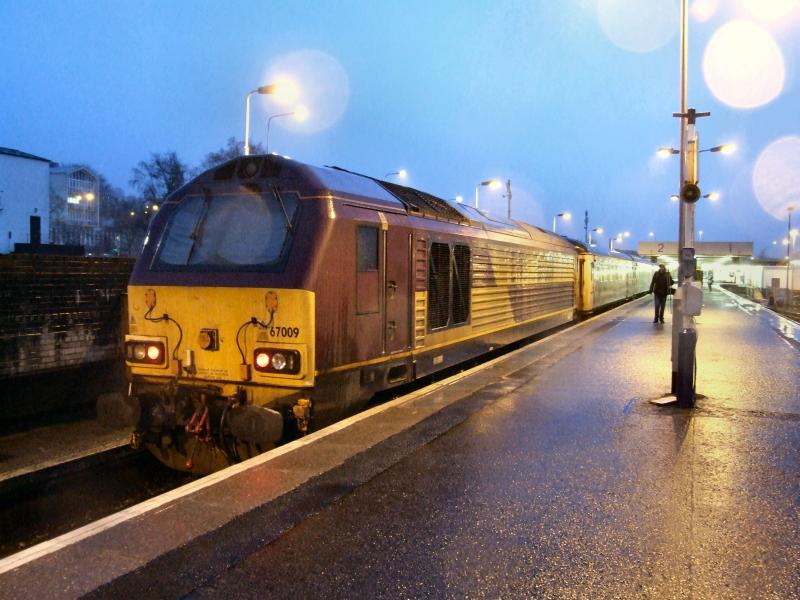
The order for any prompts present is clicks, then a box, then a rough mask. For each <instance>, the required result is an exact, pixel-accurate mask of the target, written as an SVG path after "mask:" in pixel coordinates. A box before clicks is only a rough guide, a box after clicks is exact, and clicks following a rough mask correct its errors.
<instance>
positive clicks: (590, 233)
mask: <svg viewBox="0 0 800 600" xmlns="http://www.w3.org/2000/svg"><path fill="white" fill-rule="evenodd" d="M592 233H597V234H598V235H602V234H603V228H602V227H595V228H594V229H590V230H589V239H588V242H589V246H590V247H591V245H592Z"/></svg>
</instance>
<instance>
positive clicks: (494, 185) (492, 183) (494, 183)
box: [475, 179, 503, 208]
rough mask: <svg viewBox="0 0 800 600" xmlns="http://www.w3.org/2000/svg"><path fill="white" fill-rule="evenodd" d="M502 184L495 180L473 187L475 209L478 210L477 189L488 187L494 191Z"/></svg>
mask: <svg viewBox="0 0 800 600" xmlns="http://www.w3.org/2000/svg"><path fill="white" fill-rule="evenodd" d="M501 185H503V184H502V183H500V181H499V180H497V179H487V180H486V181H481V182H480V183H479V184H478V185H476V186H475V208H478V189H479V188H481V187H482V186H488V187H489V189H490V190H496V189H497V188H499V187H500V186H501Z"/></svg>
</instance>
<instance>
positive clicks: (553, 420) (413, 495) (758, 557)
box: [0, 288, 800, 598]
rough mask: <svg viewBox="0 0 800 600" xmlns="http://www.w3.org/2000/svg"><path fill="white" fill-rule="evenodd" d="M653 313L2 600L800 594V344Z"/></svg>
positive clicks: (438, 388) (107, 541) (759, 315)
mask: <svg viewBox="0 0 800 600" xmlns="http://www.w3.org/2000/svg"><path fill="white" fill-rule="evenodd" d="M651 321H652V303H651V300H650V298H643V299H640V300H637V301H634V302H632V303H630V304H628V305H625V306H622V307H619V308H617V309H615V310H612V311H609V312H607V313H605V314H603V315H600V316H598V317H596V318H594V319H591V320H588V321H585V322H583V323H581V324H579V325H577V326H575V327H572V328H569V329H566V330H563V331H561V332H559V333H557V334H554V335H552V336H550V337H548V338H545V339H543V340H540V341H538V342H536V343H534V344H532V345H530V346H527V347H525V348H523V349H520V350H517V351H515V352H513V353H510V354H509V355H507V356H505V357H502V358H500V359H496V360H493V361H491V362H487V363H486V364H484V365H481V366H479V367H476V368H474V369H471V370H469V371H465V372H463V373H460V374H459V375H456V376H454V377H451V378H450V379H447V380H444V381H442V382H439V383H437V384H435V385H433V386H431V387H429V388H426V389H424V390H420V391H418V392H415V393H413V394H410V395H409V396H405V397H402V398H398V399H396V400H394V401H391V402H388V403H386V404H383V405H380V406H377V407H375V408H373V409H371V410H369V411H366V412H364V413H362V414H359V415H357V416H355V417H352V418H350V419H347V420H345V421H342V422H340V423H337V424H336V425H334V426H332V427H329V428H327V429H325V430H323V431H320V432H317V433H314V434H312V435H309V436H307V437H306V438H303V439H302V440H298V441H297V442H293V443H292V444H288V445H286V446H283V447H280V448H277V449H276V450H274V451H271V452H268V453H266V454H263V455H261V456H258V457H256V458H254V459H251V460H250V461H247V462H245V463H242V464H240V465H236V466H234V467H231V468H229V469H226V470H224V471H221V472H219V473H215V474H213V475H211V476H209V477H205V478H203V479H200V480H198V481H196V482H193V483H191V484H190V485H188V486H184V487H182V488H179V489H178V490H174V491H173V492H169V493H167V494H164V495H162V496H159V497H157V498H154V499H152V500H150V501H148V502H145V503H143V504H140V505H137V506H136V507H133V508H131V509H127V510H125V511H122V512H120V513H117V514H115V515H112V516H111V517H108V518H106V519H103V520H101V521H98V522H96V523H94V524H92V525H89V526H87V527H84V528H81V529H79V530H76V531H74V532H72V533H70V534H67V535H64V536H61V537H60V538H56V539H55V540H52V541H50V542H46V543H44V544H40V545H39V546H35V547H33V548H30V549H28V550H25V551H23V552H20V553H18V554H15V555H13V556H11V557H9V558H7V559H5V560H3V561H0V598H17V597H21V596H31V597H49V598H56V597H76V596H82V595H88V597H98V598H100V597H120V596H123V595H134V594H136V595H138V596H146V597H163V598H176V597H190V598H206V597H219V596H221V595H222V596H231V597H270V598H273V597H274V598H282V597H285V598H290V597H291V598H297V597H316V598H326V597H341V598H344V597H349V598H352V597H370V598H373V597H374V598H381V597H392V598H394V597H415V598H423V597H436V598H461V597H553V598H572V597H574V598H577V597H615V598H616V597H620V598H634V597H635V598H641V597H652V598H655V597H658V598H662V597H676V598H748V597H758V598H790V597H798V596H799V595H800V571H799V570H798V568H797V565H798V564H800V503H799V502H798V497H800V496H798V493H799V492H798V490H800V427H798V425H800V328H798V326H797V325H796V324H794V323H792V322H790V321H787V320H786V319H783V318H781V317H779V316H778V315H776V314H775V313H772V312H771V311H769V310H766V309H763V308H762V307H760V306H758V305H756V304H753V303H751V302H749V301H747V300H744V299H740V298H738V297H736V296H733V295H731V294H729V293H727V292H723V291H721V290H719V289H718V288H715V290H714V291H713V292H711V293H708V292H706V296H705V306H704V310H703V314H702V315H701V316H700V317H698V318H697V329H698V334H699V340H698V348H697V363H698V364H697V391H698V393H699V394H701V396H700V397H699V398H698V401H697V405H696V407H695V408H693V409H689V410H685V409H679V408H676V407H660V406H656V405H654V404H652V403H651V402H650V401H651V400H654V399H657V398H660V397H662V396H664V395H665V394H666V393H667V392H668V391H669V384H670V378H671V365H670V360H669V357H670V343H671V340H670V336H671V327H670V323H669V319H668V322H667V324H666V325H663V326H662V325H655V324H653V323H652V322H651Z"/></svg>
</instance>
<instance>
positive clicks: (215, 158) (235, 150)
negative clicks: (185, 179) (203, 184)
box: [200, 137, 265, 171]
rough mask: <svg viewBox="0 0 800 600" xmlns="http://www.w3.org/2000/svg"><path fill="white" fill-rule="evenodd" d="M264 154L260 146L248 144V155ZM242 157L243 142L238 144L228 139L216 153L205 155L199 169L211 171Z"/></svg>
mask: <svg viewBox="0 0 800 600" xmlns="http://www.w3.org/2000/svg"><path fill="white" fill-rule="evenodd" d="M264 152H265V151H264V148H263V146H262V145H261V144H258V143H251V144H250V154H264ZM242 155H244V142H240V141H239V140H237V139H236V138H235V137H229V138H228V142H227V144H226V145H225V147H223V148H220V149H219V150H217V151H216V152H209V153H208V154H206V157H205V159H203V164H202V165H200V167H201V169H202V170H203V171H205V170H206V169H211V168H213V167H216V166H217V165H221V164H222V163H224V162H228V161H229V160H231V159H233V158H238V157H240V156H242Z"/></svg>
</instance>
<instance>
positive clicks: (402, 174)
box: [384, 169, 408, 179]
mask: <svg viewBox="0 0 800 600" xmlns="http://www.w3.org/2000/svg"><path fill="white" fill-rule="evenodd" d="M394 175H397V178H398V179H406V178H407V177H408V171H406V170H405V169H400V170H399V171H392V172H391V173H387V174H386V175H384V178H387V177H392V176H394Z"/></svg>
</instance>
